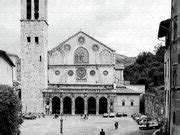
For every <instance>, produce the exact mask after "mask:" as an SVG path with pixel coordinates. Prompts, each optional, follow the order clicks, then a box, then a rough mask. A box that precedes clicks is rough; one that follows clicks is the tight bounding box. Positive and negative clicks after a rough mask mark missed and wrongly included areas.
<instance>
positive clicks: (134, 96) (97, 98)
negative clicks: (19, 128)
mask: <svg viewBox="0 0 180 135" xmlns="http://www.w3.org/2000/svg"><path fill="white" fill-rule="evenodd" d="M21 11H22V17H21V52H22V58H21V86H22V90H21V91H22V105H23V112H35V113H42V112H45V107H46V105H49V106H50V112H51V113H59V114H69V115H76V114H84V113H88V114H94V115H99V114H103V113H109V112H122V113H123V112H124V113H128V114H132V113H137V112H139V97H140V94H141V93H140V92H137V91H134V90H132V89H129V88H127V87H126V86H125V85H124V79H123V70H124V65H123V64H118V65H117V64H116V63H115V51H114V50H113V49H111V48H109V47H108V46H106V45H105V44H103V43H101V42H99V41H98V40H96V39H95V38H93V37H91V36H90V35H88V34H86V33H84V32H82V31H80V32H78V33H76V34H74V35H73V36H71V37H70V38H68V39H67V40H65V41H64V42H62V43H60V44H59V45H58V46H56V47H55V48H53V49H52V50H50V51H47V46H48V42H47V40H48V33H47V29H48V23H47V0H37V1H31V0H25V1H24V0H22V10H21Z"/></svg>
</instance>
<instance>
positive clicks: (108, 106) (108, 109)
mask: <svg viewBox="0 0 180 135" xmlns="http://www.w3.org/2000/svg"><path fill="white" fill-rule="evenodd" d="M107 100H108V104H107V111H108V113H109V112H110V97H108V99H107Z"/></svg>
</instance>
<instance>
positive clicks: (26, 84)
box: [21, 0, 48, 113]
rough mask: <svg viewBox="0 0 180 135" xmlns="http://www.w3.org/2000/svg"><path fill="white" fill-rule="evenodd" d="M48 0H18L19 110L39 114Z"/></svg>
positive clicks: (44, 85) (44, 81) (44, 72)
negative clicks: (20, 104) (19, 26)
mask: <svg viewBox="0 0 180 135" xmlns="http://www.w3.org/2000/svg"><path fill="white" fill-rule="evenodd" d="M47 45H48V23H47V0H21V85H22V87H21V88H22V89H21V91H22V107H23V108H22V111H23V112H27V113H28V112H32V113H42V112H43V111H44V107H43V93H42V91H43V89H45V88H47Z"/></svg>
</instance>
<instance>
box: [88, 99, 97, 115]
mask: <svg viewBox="0 0 180 135" xmlns="http://www.w3.org/2000/svg"><path fill="white" fill-rule="evenodd" d="M88 114H96V99H95V98H94V97H90V98H89V99H88Z"/></svg>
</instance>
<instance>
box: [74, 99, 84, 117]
mask: <svg viewBox="0 0 180 135" xmlns="http://www.w3.org/2000/svg"><path fill="white" fill-rule="evenodd" d="M75 114H84V99H83V98H82V97H77V98H76V100H75Z"/></svg>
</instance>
